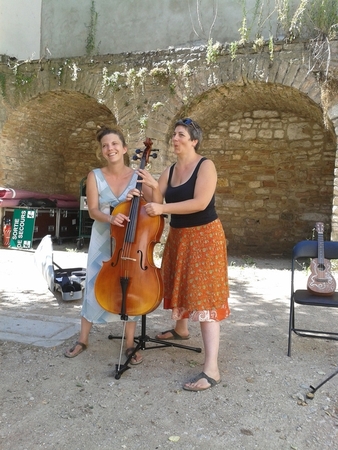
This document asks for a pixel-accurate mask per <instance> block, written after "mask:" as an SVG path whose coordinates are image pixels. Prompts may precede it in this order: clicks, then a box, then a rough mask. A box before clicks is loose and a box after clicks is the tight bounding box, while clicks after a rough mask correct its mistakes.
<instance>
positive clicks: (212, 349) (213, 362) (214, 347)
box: [185, 322, 220, 389]
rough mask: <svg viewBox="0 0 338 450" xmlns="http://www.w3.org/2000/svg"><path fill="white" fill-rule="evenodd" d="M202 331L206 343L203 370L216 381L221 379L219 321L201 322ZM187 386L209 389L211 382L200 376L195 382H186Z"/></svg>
mask: <svg viewBox="0 0 338 450" xmlns="http://www.w3.org/2000/svg"><path fill="white" fill-rule="evenodd" d="M201 332H202V339H203V344H204V352H205V358H204V365H203V372H204V373H205V374H206V375H208V377H210V378H213V379H214V380H215V381H216V382H218V381H219V380H220V373H219V369H218V350H219V337H220V323H219V322H201ZM185 386H187V387H191V388H197V389H207V388H208V387H210V383H209V382H208V380H207V379H206V378H200V379H199V380H197V381H196V382H194V383H186V384H185Z"/></svg>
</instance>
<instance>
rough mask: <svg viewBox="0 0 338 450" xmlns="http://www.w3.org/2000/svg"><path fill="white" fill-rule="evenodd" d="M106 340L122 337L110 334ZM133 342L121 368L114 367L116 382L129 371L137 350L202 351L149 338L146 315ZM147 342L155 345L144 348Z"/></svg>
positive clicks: (197, 348)
mask: <svg viewBox="0 0 338 450" xmlns="http://www.w3.org/2000/svg"><path fill="white" fill-rule="evenodd" d="M108 339H122V337H121V336H113V335H112V334H110V335H109V336H108ZM134 341H135V342H136V347H135V348H134V349H133V351H132V352H131V353H130V354H129V355H128V357H127V359H126V361H125V363H124V364H122V365H121V366H119V365H118V364H116V366H115V379H116V380H119V379H120V378H121V375H122V374H123V372H125V371H126V370H128V369H130V367H129V366H128V364H129V362H130V361H131V359H132V357H133V356H134V355H135V353H136V352H138V351H139V350H150V349H153V348H161V347H177V348H183V349H185V350H191V351H193V352H197V353H201V352H202V349H201V348H200V347H190V346H188V345H184V344H178V343H177V342H172V341H165V340H163V339H156V338H151V337H149V336H148V335H147V333H146V315H143V316H142V323H141V335H140V336H138V337H136V338H134ZM147 342H153V343H156V344H157V345H152V346H150V347H149V346H148V347H147V346H146V343H147Z"/></svg>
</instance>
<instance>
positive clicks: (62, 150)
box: [1, 91, 116, 195]
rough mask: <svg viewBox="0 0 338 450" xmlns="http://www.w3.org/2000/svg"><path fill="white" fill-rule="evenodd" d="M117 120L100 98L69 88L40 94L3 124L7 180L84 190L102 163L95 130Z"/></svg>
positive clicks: (49, 189)
mask: <svg viewBox="0 0 338 450" xmlns="http://www.w3.org/2000/svg"><path fill="white" fill-rule="evenodd" d="M102 123H104V124H106V125H115V124H116V119H115V117H114V116H113V114H112V112H111V111H110V110H109V109H108V108H107V107H106V106H104V105H102V104H99V103H98V102H97V101H96V100H95V99H93V98H91V97H89V96H87V95H84V94H81V93H79V92H70V91H50V92H46V93H44V94H40V95H38V96H36V97H34V98H32V99H30V100H29V101H28V102H26V103H24V104H22V105H21V106H20V107H19V108H17V109H16V110H14V111H13V112H12V113H11V114H10V115H9V117H8V119H7V121H6V122H5V124H4V127H3V130H2V136H1V141H2V156H1V158H2V164H1V165H2V171H3V172H2V177H1V178H2V181H1V183H2V184H3V185H5V186H12V187H14V186H15V188H16V189H26V190H32V191H36V192H44V193H47V194H48V193H54V194H57V193H62V194H64V193H67V194H74V195H78V194H79V183H80V181H81V179H82V178H83V177H84V176H86V175H87V173H88V172H89V171H90V170H91V169H92V168H93V167H96V166H97V165H98V161H97V159H96V155H95V151H96V148H97V143H96V141H95V132H96V129H97V125H99V124H102Z"/></svg>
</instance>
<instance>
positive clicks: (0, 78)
mask: <svg viewBox="0 0 338 450" xmlns="http://www.w3.org/2000/svg"><path fill="white" fill-rule="evenodd" d="M0 89H1V94H2V96H3V97H5V95H6V76H5V74H4V73H0Z"/></svg>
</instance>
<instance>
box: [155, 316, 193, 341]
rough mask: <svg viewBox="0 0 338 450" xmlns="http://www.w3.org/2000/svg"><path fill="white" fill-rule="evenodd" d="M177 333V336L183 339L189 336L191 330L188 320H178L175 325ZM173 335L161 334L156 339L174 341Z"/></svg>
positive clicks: (169, 333) (168, 333)
mask: <svg viewBox="0 0 338 450" xmlns="http://www.w3.org/2000/svg"><path fill="white" fill-rule="evenodd" d="M174 329H175V331H176V333H177V334H179V335H180V336H182V337H183V338H185V337H187V336H189V329H188V319H180V320H176V324H175V328H174ZM172 338H173V335H172V333H171V332H170V331H168V332H167V333H160V334H158V335H157V336H156V339H164V340H165V339H172Z"/></svg>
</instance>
